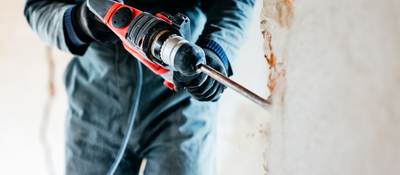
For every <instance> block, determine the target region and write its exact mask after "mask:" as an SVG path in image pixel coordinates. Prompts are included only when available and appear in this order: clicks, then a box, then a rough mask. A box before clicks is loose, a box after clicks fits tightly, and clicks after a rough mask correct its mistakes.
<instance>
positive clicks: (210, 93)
mask: <svg viewBox="0 0 400 175" xmlns="http://www.w3.org/2000/svg"><path fill="white" fill-rule="evenodd" d="M204 53H205V62H206V64H207V65H209V66H210V67H212V68H214V69H215V70H217V71H219V72H220V73H221V74H223V75H225V76H226V75H227V70H226V69H225V67H224V65H223V63H222V61H221V60H220V59H219V58H218V56H217V55H216V54H215V53H214V52H213V51H211V50H208V49H204ZM174 81H175V85H176V86H177V87H178V88H181V89H182V88H184V89H186V90H187V91H188V92H189V93H190V94H191V96H192V97H193V98H195V99H197V100H199V101H217V100H218V99H219V98H220V96H221V94H222V92H223V91H224V90H225V86H224V85H222V84H221V83H219V82H217V81H215V80H214V79H213V78H211V77H209V76H208V75H206V74H204V73H198V72H197V73H195V74H193V75H190V76H188V75H183V74H182V73H180V72H174Z"/></svg>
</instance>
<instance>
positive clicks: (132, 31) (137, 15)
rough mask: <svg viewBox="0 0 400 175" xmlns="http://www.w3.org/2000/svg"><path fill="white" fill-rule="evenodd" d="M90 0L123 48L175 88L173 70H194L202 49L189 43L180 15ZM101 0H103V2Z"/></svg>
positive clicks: (201, 60) (186, 26)
mask: <svg viewBox="0 0 400 175" xmlns="http://www.w3.org/2000/svg"><path fill="white" fill-rule="evenodd" d="M100 2H101V1H97V0H89V1H88V7H89V9H90V10H91V11H92V12H93V13H94V14H95V15H96V16H97V17H99V18H100V19H101V20H102V22H103V23H104V24H106V25H107V26H108V27H109V28H110V29H111V30H112V31H113V32H114V33H115V34H116V35H117V36H118V38H119V39H120V40H121V41H122V43H123V45H124V47H125V49H126V50H127V51H128V52H129V53H131V54H132V55H133V56H134V57H136V58H137V59H139V60H140V62H141V63H143V64H144V65H145V66H146V67H148V68H149V69H150V70H151V71H153V72H154V73H155V74H157V75H159V76H161V77H163V78H164V80H165V81H164V85H166V86H167V87H168V88H170V89H174V84H173V72H174V71H179V72H180V73H181V74H183V75H188V76H190V75H193V74H195V73H197V68H198V66H199V65H200V64H204V63H205V55H204V52H203V50H202V49H201V48H200V47H198V46H196V45H195V44H193V43H190V42H189V41H188V39H189V38H190V20H189V18H187V17H186V16H184V15H182V14H176V15H173V16H172V15H169V14H167V13H157V14H155V15H153V14H150V13H147V12H142V11H140V10H138V9H136V8H133V7H131V6H127V5H125V4H122V3H118V2H113V1H106V3H105V4H104V3H100ZM102 2H104V1H102Z"/></svg>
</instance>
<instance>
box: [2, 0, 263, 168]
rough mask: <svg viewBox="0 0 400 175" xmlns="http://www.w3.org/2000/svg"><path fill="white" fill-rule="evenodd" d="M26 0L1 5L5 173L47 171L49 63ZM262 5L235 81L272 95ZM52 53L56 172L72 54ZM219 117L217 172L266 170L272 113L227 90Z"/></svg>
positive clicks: (59, 163)
mask: <svg viewBox="0 0 400 175" xmlns="http://www.w3.org/2000/svg"><path fill="white" fill-rule="evenodd" d="M23 4H24V1H7V2H6V6H1V7H0V21H2V25H1V26H2V28H0V38H1V40H0V82H1V83H0V84H1V85H0V155H1V158H0V165H2V166H1V168H0V173H1V174H46V173H47V169H46V166H45V157H44V151H43V147H42V145H41V144H40V142H39V126H40V124H41V120H42V115H43V112H44V105H45V103H46V99H47V94H48V84H47V80H48V67H47V66H48V65H47V62H46V57H45V45H44V44H43V43H42V42H41V41H40V40H39V38H38V37H37V36H36V35H35V34H34V33H33V32H32V31H31V30H30V29H29V27H28V25H27V23H26V21H25V18H24V17H23ZM260 4H261V1H259V2H258V8H257V11H258V12H256V13H255V14H254V16H255V20H254V21H253V24H252V27H251V29H250V30H251V32H250V35H249V40H248V41H247V42H246V43H244V45H243V48H242V52H241V54H240V56H239V58H238V61H237V62H236V65H237V67H236V75H237V76H236V77H235V79H237V80H239V81H240V82H242V83H243V84H245V85H247V86H248V87H249V88H250V89H253V90H255V91H257V92H258V93H260V94H263V95H267V91H266V80H267V78H266V76H267V71H266V70H267V67H266V65H265V62H264V58H263V56H262V44H261V43H262V39H261V37H260V36H261V35H260V31H259V27H258V21H259V20H258V16H259V11H260V7H261V6H260ZM53 56H54V58H55V66H56V75H55V80H56V97H55V99H54V105H53V107H52V110H51V115H50V116H51V118H50V121H49V129H48V134H47V138H48V140H49V142H50V145H51V148H52V150H51V152H52V158H53V162H54V163H55V170H56V173H57V174H62V173H63V158H64V152H63V139H64V117H65V113H66V97H65V92H64V89H63V85H62V74H63V69H64V68H65V66H66V64H67V63H68V61H69V58H70V57H71V56H70V55H68V54H66V53H62V52H59V51H57V50H53ZM254 75H255V76H256V77H257V79H256V81H255V79H254ZM218 119H219V121H218V122H219V123H218V138H219V143H218V148H217V149H218V166H217V167H218V174H230V175H232V174H233V175H234V174H237V175H240V174H249V173H250V174H264V173H263V172H264V167H263V165H264V163H263V162H265V160H264V159H265V153H264V152H265V148H266V141H267V139H266V131H267V130H268V128H267V127H268V126H267V122H268V120H269V118H268V114H267V113H266V112H264V111H263V110H262V109H260V108H259V107H257V106H255V105H253V104H252V103H251V102H249V101H247V100H246V99H244V98H242V97H241V96H239V95H237V94H235V93H234V92H232V91H230V90H228V91H227V92H226V94H225V97H224V98H223V99H222V104H221V111H220V115H219V116H218Z"/></svg>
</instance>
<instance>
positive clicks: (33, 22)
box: [24, 0, 79, 54]
mask: <svg viewBox="0 0 400 175" xmlns="http://www.w3.org/2000/svg"><path fill="white" fill-rule="evenodd" d="M73 6H74V1H73V0H27V1H26V3H25V8H24V15H25V17H26V19H27V21H28V23H29V25H30V27H31V28H32V30H33V31H34V32H35V33H36V34H37V35H39V37H40V38H41V39H42V40H43V41H45V42H46V43H47V44H50V45H51V46H56V47H57V48H58V49H60V50H63V51H67V52H70V53H73V54H77V53H79V50H77V49H76V46H75V45H74V43H73V41H71V40H73V38H72V39H71V36H70V35H69V34H68V32H67V29H66V27H68V26H66V25H65V23H66V22H64V18H65V16H66V15H65V14H67V13H66V12H68V10H69V9H71V8H72V7H73Z"/></svg>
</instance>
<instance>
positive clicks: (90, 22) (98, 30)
mask: <svg viewBox="0 0 400 175" xmlns="http://www.w3.org/2000/svg"><path fill="white" fill-rule="evenodd" d="M86 4H87V3H86V1H85V2H83V3H82V4H79V5H77V6H75V7H73V9H72V12H71V13H72V25H73V27H74V29H75V32H76V33H77V35H78V37H79V38H80V39H81V40H82V41H84V42H86V43H89V42H92V41H99V42H110V41H114V40H115V39H116V38H117V37H116V35H115V34H114V33H113V32H112V31H111V30H110V29H109V28H108V27H107V26H106V25H105V24H103V23H102V22H101V21H100V19H98V18H97V17H96V16H95V15H94V14H93V13H92V12H91V11H90V10H89V9H88V7H87V5H86Z"/></svg>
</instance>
